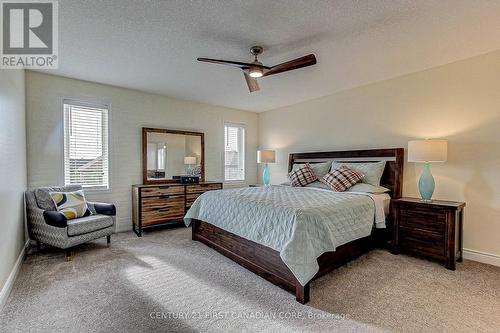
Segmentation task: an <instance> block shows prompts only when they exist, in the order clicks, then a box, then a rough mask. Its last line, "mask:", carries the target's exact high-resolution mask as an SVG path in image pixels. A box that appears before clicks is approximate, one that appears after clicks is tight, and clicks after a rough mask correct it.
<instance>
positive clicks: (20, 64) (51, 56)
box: [0, 1, 58, 69]
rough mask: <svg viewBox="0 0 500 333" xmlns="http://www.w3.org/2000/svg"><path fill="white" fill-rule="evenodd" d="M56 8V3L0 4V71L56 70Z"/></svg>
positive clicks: (6, 2)
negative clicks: (0, 22)
mask: <svg viewBox="0 0 500 333" xmlns="http://www.w3.org/2000/svg"><path fill="white" fill-rule="evenodd" d="M57 5H58V3H57V1H2V2H1V17H2V26H1V28H2V32H1V36H2V42H1V47H2V49H1V55H0V56H1V61H0V67H1V68H38V69H39V68H44V69H54V68H57V66H58V59H57V58H58V57H57V50H58V49H57V42H58V34H57V32H58V31H57V30H58V24H57V23H58V22H57V19H58V11H57V9H58V7H57Z"/></svg>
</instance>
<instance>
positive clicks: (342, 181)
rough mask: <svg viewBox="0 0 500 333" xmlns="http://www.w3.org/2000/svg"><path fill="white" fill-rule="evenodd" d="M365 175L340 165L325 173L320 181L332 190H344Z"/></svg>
mask: <svg viewBox="0 0 500 333" xmlns="http://www.w3.org/2000/svg"><path fill="white" fill-rule="evenodd" d="M364 177H365V175H363V174H362V173H361V172H358V171H354V170H352V169H350V168H348V167H346V166H341V167H340V168H338V169H335V170H333V171H331V172H329V173H327V174H326V175H325V176H324V177H323V178H321V179H320V182H322V183H323V184H325V185H326V186H328V187H329V188H331V189H332V190H334V191H337V192H344V191H345V190H347V189H349V188H350V187H352V186H354V184H356V183H357V182H359V181H360V180H362V179H363V178H364Z"/></svg>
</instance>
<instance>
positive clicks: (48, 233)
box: [25, 185, 116, 260]
mask: <svg viewBox="0 0 500 333" xmlns="http://www.w3.org/2000/svg"><path fill="white" fill-rule="evenodd" d="M81 189H82V187H81V186H80V185H70V186H61V187H41V188H37V189H35V190H31V191H26V192H25V199H26V213H27V221H28V233H29V236H30V239H33V240H35V241H36V243H37V248H38V249H40V244H42V243H43V244H47V245H51V246H54V247H58V248H60V249H65V250H66V259H67V260H71V248H72V247H73V246H76V245H79V244H82V243H86V242H88V241H91V240H94V239H97V238H101V237H104V236H106V240H107V244H108V245H109V243H110V241H111V234H112V233H113V232H114V225H115V216H116V208H115V206H114V205H113V204H105V203H96V202H87V204H88V207H89V210H90V212H91V213H92V214H88V215H86V216H84V217H81V218H77V219H72V220H67V219H66V217H65V216H64V215H63V214H62V213H59V212H58V211H57V210H56V206H55V204H54V202H53V201H52V198H51V197H50V195H49V192H72V191H78V190H81Z"/></svg>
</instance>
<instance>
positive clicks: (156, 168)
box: [142, 127, 205, 184]
mask: <svg viewBox="0 0 500 333" xmlns="http://www.w3.org/2000/svg"><path fill="white" fill-rule="evenodd" d="M142 168H143V184H162V183H175V182H178V180H176V179H174V178H175V177H176V176H186V175H189V176H198V177H200V181H201V182H203V181H205V143H204V135H203V133H200V132H189V131H180V130H170V129H161V128H146V127H144V128H142Z"/></svg>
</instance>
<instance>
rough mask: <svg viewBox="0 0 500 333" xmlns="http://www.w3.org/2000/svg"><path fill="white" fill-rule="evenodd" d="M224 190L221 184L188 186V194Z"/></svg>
mask: <svg viewBox="0 0 500 333" xmlns="http://www.w3.org/2000/svg"><path fill="white" fill-rule="evenodd" d="M220 189H222V185H221V184H197V185H188V186H186V193H188V194H190V193H203V192H207V191H213V190H220Z"/></svg>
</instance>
